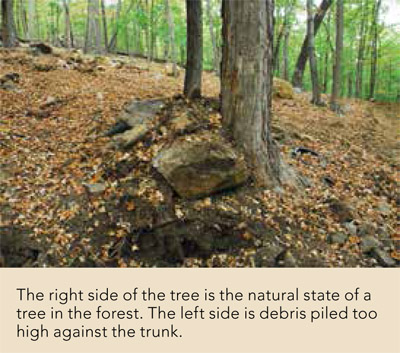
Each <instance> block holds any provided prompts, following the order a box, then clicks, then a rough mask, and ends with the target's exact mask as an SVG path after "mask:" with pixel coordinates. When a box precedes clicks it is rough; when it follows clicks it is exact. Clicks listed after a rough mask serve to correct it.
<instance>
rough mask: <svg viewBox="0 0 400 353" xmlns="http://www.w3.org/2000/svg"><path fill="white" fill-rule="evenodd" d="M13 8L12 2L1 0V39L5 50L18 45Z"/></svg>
mask: <svg viewBox="0 0 400 353" xmlns="http://www.w3.org/2000/svg"><path fill="white" fill-rule="evenodd" d="M13 6H14V1H13V0H1V17H2V19H1V23H2V26H1V37H2V40H3V46H4V47H5V48H12V47H15V46H17V45H18V40H17V33H16V30H15V22H14V7H13Z"/></svg>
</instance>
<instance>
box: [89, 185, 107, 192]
mask: <svg viewBox="0 0 400 353" xmlns="http://www.w3.org/2000/svg"><path fill="white" fill-rule="evenodd" d="M85 186H86V188H87V189H88V191H89V192H90V193H91V194H101V193H102V192H104V191H105V190H106V185H105V184H103V183H96V184H85Z"/></svg>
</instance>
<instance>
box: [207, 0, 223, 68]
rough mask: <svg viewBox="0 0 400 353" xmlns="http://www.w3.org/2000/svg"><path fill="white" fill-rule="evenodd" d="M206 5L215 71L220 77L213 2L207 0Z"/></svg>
mask: <svg viewBox="0 0 400 353" xmlns="http://www.w3.org/2000/svg"><path fill="white" fill-rule="evenodd" d="M206 4H207V16H208V21H209V24H208V29H209V31H210V38H211V45H212V49H213V64H214V71H215V72H216V73H217V75H218V76H219V71H220V70H219V69H220V64H219V55H218V49H217V42H216V39H215V33H214V21H213V16H212V9H211V0H207V1H206Z"/></svg>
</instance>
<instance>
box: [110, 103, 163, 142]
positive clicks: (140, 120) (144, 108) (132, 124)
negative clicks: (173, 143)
mask: <svg viewBox="0 0 400 353" xmlns="http://www.w3.org/2000/svg"><path fill="white" fill-rule="evenodd" d="M163 107H164V101H162V100H145V101H133V102H132V103H130V104H129V105H128V106H127V107H126V108H125V110H124V112H123V113H122V114H121V116H120V117H119V118H118V121H117V124H121V123H122V124H123V125H124V126H125V128H124V129H122V130H123V133H118V132H117V135H116V136H115V137H114V141H115V142H116V144H117V145H119V146H120V147H123V148H128V147H131V146H133V145H134V144H135V143H136V142H138V141H140V140H141V139H142V138H143V137H144V136H145V135H146V134H147V133H148V132H149V131H150V130H151V129H152V128H154V126H155V125H156V123H157V118H158V117H157V113H158V112H159V111H160V110H161V109H162V108H163ZM110 131H111V130H110ZM108 135H111V134H109V133H108Z"/></svg>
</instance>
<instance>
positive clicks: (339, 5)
mask: <svg viewBox="0 0 400 353" xmlns="http://www.w3.org/2000/svg"><path fill="white" fill-rule="evenodd" d="M336 1H337V2H336V51H335V64H334V66H333V73H332V77H333V78H332V94H331V102H330V104H331V109H332V110H333V111H339V109H340V106H339V103H338V98H339V95H340V89H341V78H342V77H341V74H342V51H343V0H336Z"/></svg>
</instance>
